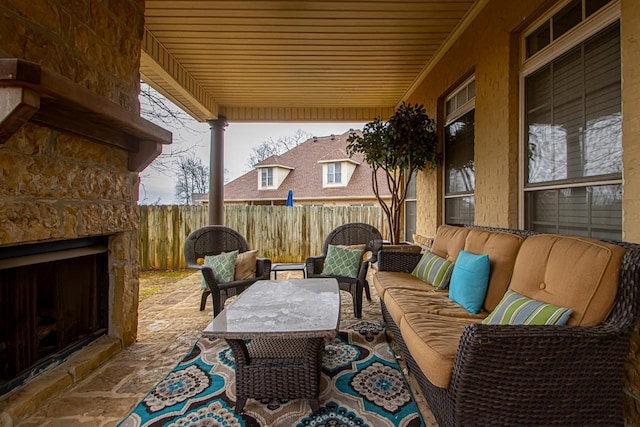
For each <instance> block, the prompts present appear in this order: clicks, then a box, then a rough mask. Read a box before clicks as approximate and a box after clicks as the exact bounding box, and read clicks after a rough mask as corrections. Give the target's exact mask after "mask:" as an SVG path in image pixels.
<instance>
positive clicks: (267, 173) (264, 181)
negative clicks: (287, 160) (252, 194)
mask: <svg viewBox="0 0 640 427" xmlns="http://www.w3.org/2000/svg"><path fill="white" fill-rule="evenodd" d="M257 169H258V190H277V189H278V188H280V185H281V184H282V181H284V180H285V178H286V177H287V176H288V175H289V172H291V171H292V170H293V168H291V167H289V166H284V165H280V164H276V163H270V164H268V165H266V164H265V165H261V166H258V167H257Z"/></svg>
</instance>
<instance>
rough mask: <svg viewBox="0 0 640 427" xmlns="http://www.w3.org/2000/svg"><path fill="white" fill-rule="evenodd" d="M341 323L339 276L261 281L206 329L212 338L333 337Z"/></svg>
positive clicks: (208, 335) (230, 305)
mask: <svg viewBox="0 0 640 427" xmlns="http://www.w3.org/2000/svg"><path fill="white" fill-rule="evenodd" d="M339 322H340V289H339V287H338V282H337V281H336V280H335V279H291V280H259V281H257V282H256V283H254V284H253V285H251V287H249V288H248V289H247V290H246V291H244V292H243V293H242V294H240V295H239V296H238V298H236V300H235V301H233V302H232V303H231V304H229V305H228V306H227V307H226V308H225V309H224V310H222V311H221V312H220V314H218V315H217V316H216V317H215V318H214V319H213V322H211V323H210V324H209V325H208V326H207V327H206V328H205V330H204V331H203V333H202V334H203V335H204V336H206V337H209V338H228V339H253V338H319V337H332V336H334V335H335V334H336V332H337V330H338V324H339Z"/></svg>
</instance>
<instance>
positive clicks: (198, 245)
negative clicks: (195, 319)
mask: <svg viewBox="0 0 640 427" xmlns="http://www.w3.org/2000/svg"><path fill="white" fill-rule="evenodd" d="M235 250H238V251H239V253H242V252H246V251H248V250H249V244H248V243H247V241H246V239H245V238H244V237H243V236H242V235H241V234H240V233H238V232H237V231H235V230H233V229H231V228H228V227H224V226H221V225H210V226H206V227H202V228H199V229H197V230H195V231H194V232H192V233H191V234H189V236H188V237H187V241H186V242H185V244H184V256H185V258H186V260H187V268H194V269H198V270H200V271H202V275H203V276H204V278H205V281H206V283H207V286H208V289H203V291H202V297H201V299H200V310H201V311H202V310H204V308H205V305H206V303H207V297H208V296H209V295H212V297H213V316H214V317H215V316H217V315H218V313H220V312H221V311H222V308H223V307H224V302H225V301H226V300H227V298H229V297H231V296H233V295H237V294H239V293H241V292H242V291H244V290H245V289H247V288H248V287H249V286H251V285H252V284H253V283H255V282H256V281H258V280H268V279H269V275H270V273H271V260H269V259H265V258H258V260H257V262H256V277H255V278H254V279H245V280H237V281H233V282H228V283H218V282H217V281H216V279H215V278H214V277H213V271H212V270H211V268H210V267H207V266H204V265H199V264H198V263H197V260H198V258H204V257H205V256H206V255H218V254H221V253H223V252H231V251H235Z"/></svg>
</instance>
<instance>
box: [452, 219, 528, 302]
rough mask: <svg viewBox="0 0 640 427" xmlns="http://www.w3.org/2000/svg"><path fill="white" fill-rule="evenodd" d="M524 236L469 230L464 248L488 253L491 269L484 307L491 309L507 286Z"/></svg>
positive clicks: (472, 251) (473, 251) (479, 252)
mask: <svg viewBox="0 0 640 427" xmlns="http://www.w3.org/2000/svg"><path fill="white" fill-rule="evenodd" d="M523 241H524V237H520V236H517V235H515V234H511V233H503V232H499V231H485V230H475V229H471V230H469V234H467V238H466V240H465V244H464V250H465V251H467V252H471V253H474V254H478V255H482V254H487V255H489V264H490V265H491V271H490V273H489V288H488V289H487V296H486V297H485V298H484V309H485V310H487V311H493V309H495V308H496V306H497V305H498V303H499V302H500V300H501V299H502V297H503V296H504V293H505V292H506V291H507V288H508V287H509V282H510V281H511V274H512V273H513V266H514V264H515V262H516V256H517V255H518V250H519V249H520V245H522V242H523Z"/></svg>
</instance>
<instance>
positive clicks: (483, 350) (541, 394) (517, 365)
mask: <svg viewBox="0 0 640 427" xmlns="http://www.w3.org/2000/svg"><path fill="white" fill-rule="evenodd" d="M452 229H453V228H452ZM471 229H472V230H476V231H475V232H476V233H478V232H480V233H481V232H489V233H491V234H479V235H477V236H476V237H475V238H476V240H477V241H480V240H483V241H484V242H488V241H489V238H490V237H494V236H495V234H494V233H501V232H502V234H504V233H512V234H516V235H519V236H522V237H524V238H525V240H524V242H523V243H522V246H521V247H520V248H519V249H517V259H516V262H515V266H514V271H513V276H509V280H511V281H512V282H513V281H515V280H516V279H518V280H520V279H522V277H523V276H522V274H521V273H522V271H519V272H518V268H519V267H520V268H521V270H522V266H524V267H525V268H533V269H534V270H539V271H542V272H543V273H544V274H547V276H545V277H548V281H547V280H546V279H545V280H544V281H542V282H541V283H540V290H541V291H542V290H544V289H545V286H546V287H547V288H546V289H551V288H550V287H553V286H554V283H553V280H555V279H557V278H558V277H561V278H562V280H561V282H564V281H566V282H571V281H572V280H574V278H575V277H582V276H580V274H581V271H580V268H581V267H579V266H578V265H577V264H578V262H567V260H571V259H576V258H577V259H578V260H579V262H580V263H581V264H583V265H584V264H587V268H589V264H591V263H593V264H596V263H598V262H599V260H597V259H595V258H589V257H590V256H591V255H593V254H594V253H595V251H599V252H598V256H599V257H600V256H601V255H602V254H603V253H604V252H603V251H605V252H606V251H613V252H616V251H618V252H620V251H619V250H617V249H616V250H613V249H615V247H616V246H613V245H612V246H611V247H608V246H606V245H605V244H601V242H599V241H596V240H589V239H582V240H581V239H580V238H574V237H569V236H559V235H537V234H536V233H532V232H530V231H523V230H504V229H503V230H496V229H489V228H482V227H473V228H471ZM449 231H450V230H449ZM438 233H439V234H440V233H441V231H440V230H439V231H438ZM454 233H455V231H454V232H452V233H450V234H449V235H448V237H447V238H445V239H441V237H442V236H440V235H439V234H438V235H436V239H435V241H434V246H433V247H432V248H431V249H432V250H434V249H438V250H440V249H443V248H444V249H445V251H444V252H446V253H448V254H452V253H453V252H455V250H456V249H455V247H456V246H457V245H458V244H459V243H460V242H455V240H456V236H455V235H454ZM443 235H444V233H443ZM547 236H549V237H547ZM556 236H558V237H559V238H560V239H564V240H559V241H565V242H570V244H575V245H576V247H577V246H579V245H581V244H583V243H584V245H589V244H592V245H593V246H591V247H590V248H593V250H594V252H592V253H589V254H587V255H585V256H580V257H574V255H572V252H573V249H569V250H566V251H562V252H560V251H559V252H553V253H554V256H555V257H556V259H555V260H554V259H551V258H548V259H545V257H528V258H527V259H524V260H523V259H521V258H520V257H521V255H522V254H531V253H532V252H531V251H532V249H531V248H532V246H533V242H534V241H535V242H545V239H547V238H549V239H554V238H555V237H556ZM477 237H480V238H479V239H478V238H477ZM467 239H469V238H468V237H467ZM529 239H533V240H531V242H530V243H531V244H530V245H528V246H527V249H525V246H526V245H525V244H526V243H527V241H528V240H529ZM439 240H440V241H439ZM442 240H445V241H444V242H443V241H442ZM462 242H463V244H468V243H469V240H466V243H465V240H462ZM585 242H586V243H585ZM608 243H614V244H615V245H618V246H620V247H622V248H624V249H626V252H624V254H623V255H622V257H621V259H620V258H615V256H614V257H613V258H611V259H614V258H615V259H617V261H615V262H613V263H609V264H608V267H607V269H606V270H603V275H602V277H601V280H609V281H612V283H614V284H615V285H616V286H617V292H615V290H614V293H615V295H613V296H612V308H611V309H610V311H607V310H608V309H607V307H605V310H604V311H603V318H604V320H603V321H598V322H594V324H592V325H580V324H577V325H576V324H571V320H570V321H569V322H570V325H566V326H558V325H553V326H545V325H543V326H535V325H489V324H483V323H480V320H481V317H479V318H477V319H475V320H469V319H467V321H466V322H468V324H467V325H466V326H464V323H465V321H461V320H460V319H454V316H452V314H453V312H452V311H451V310H452V308H451V307H450V306H446V305H442V304H440V305H439V311H440V315H436V314H432V313H426V311H428V310H430V309H429V308H427V307H429V305H430V303H429V302H428V300H429V299H430V297H429V296H428V295H427V294H429V293H430V294H431V295H432V296H435V295H437V294H438V292H434V291H425V292H424V293H423V294H422V295H423V296H424V300H423V301H422V302H421V301H420V300H419V299H418V298H417V297H418V295H420V293H419V292H418V291H417V289H418V288H412V287H413V285H412V283H411V281H410V280H411V279H410V278H409V276H410V275H409V274H406V273H407V272H411V271H412V270H413V268H414V266H415V265H416V263H417V262H418V261H419V259H420V257H419V256H417V255H416V254H403V253H394V252H384V253H380V255H379V259H378V271H379V272H378V273H376V276H378V275H380V276H379V277H376V278H375V279H374V283H375V285H376V289H377V290H378V292H379V294H381V305H382V313H383V317H384V319H385V321H386V323H387V326H388V329H389V330H390V331H391V332H392V333H393V336H394V339H395V341H396V342H397V343H398V345H399V347H400V348H401V350H402V353H403V355H404V358H405V360H406V362H407V364H408V366H409V369H410V371H411V373H412V374H413V376H414V377H415V378H416V380H417V382H418V384H419V386H420V388H421V389H422V391H423V393H424V395H425V397H426V399H427V401H428V403H429V407H430V408H431V410H432V411H433V414H434V415H435V418H436V420H437V421H438V423H439V424H440V425H442V426H462V425H513V426H516V425H517V426H524V425H536V426H539V425H562V426H566V425H607V426H613V425H623V418H622V413H623V411H622V405H623V403H622V402H623V378H624V372H625V369H624V365H625V360H626V357H627V354H628V352H629V345H630V344H629V342H630V335H631V332H632V330H633V327H634V325H635V322H636V319H637V315H638V284H639V283H640V245H637V244H631V243H624V242H608ZM476 244H477V242H476ZM536 244H537V243H536ZM436 246H437V247H436ZM585 247H589V246H585ZM485 248H486V249H487V250H489V251H493V253H496V254H497V253H499V251H500V250H501V248H500V247H499V245H487V246H485ZM538 248H539V246H538V247H536V248H535V249H538ZM535 249H534V250H535ZM576 250H577V249H576ZM496 251H497V252H496ZM609 253H612V252H609ZM440 256H447V255H440ZM489 257H490V259H491V254H490V255H489ZM496 258H497V255H496ZM600 259H601V258H600ZM502 262H504V260H503V261H502ZM547 262H548V263H549V264H547ZM554 263H555V264H554ZM616 263H617V265H616ZM552 264H554V265H552ZM548 266H549V267H548ZM610 267H612V268H610ZM492 268H493V266H492ZM549 268H555V269H556V270H555V271H554V272H553V274H550V273H548V271H549ZM558 273H559V275H558ZM565 273H566V274H565ZM607 276H609V277H607ZM618 276H619V278H618ZM594 277H595V275H591V276H590V277H589V278H588V280H591V279H593V278H594ZM391 279H393V280H391ZM405 279H406V280H405ZM593 280H595V281H598V280H600V279H599V278H598V277H596V278H595V279H593ZM545 282H547V283H545ZM556 282H557V281H556ZM578 282H582V279H580V280H578ZM556 285H557V283H556ZM416 286H418V284H416ZM424 286H427V285H425V284H424V283H422V287H423V288H424ZM511 286H514V284H513V283H509V288H510V289H511ZM536 286H537V284H536ZM393 287H395V290H394V288H393ZM401 287H403V288H404V289H409V291H408V292H407V293H406V294H405V295H404V300H402V298H401V297H400V295H401V294H402V293H403V292H404V291H401V290H399V289H400V288H401ZM553 290H556V291H557V290H558V288H557V287H556V288H553ZM383 294H384V295H383ZM543 294H544V292H540V295H543ZM443 295H445V296H446V293H444V294H443V293H440V297H437V296H435V298H440V300H441V302H442V301H443V300H444V299H443V298H442V296H443ZM570 295H575V296H576V297H580V295H578V293H571V294H570ZM595 295H596V297H595V300H602V299H604V298H602V295H601V294H595ZM398 301H400V303H399V304H400V306H398V305H397V304H396V302H398ZM402 301H404V302H402ZM596 302H598V301H596ZM412 304H413V305H412ZM412 306H413V307H422V310H423V312H422V313H417V312H416V311H412V308H411V307H412ZM431 307H434V305H431ZM400 309H402V310H405V313H404V314H403V315H402V316H400V317H399V316H398V312H399V310H400ZM445 311H448V312H447V313H445ZM607 313H608V315H607ZM485 315H486V313H485ZM398 318H399V319H398ZM420 320H422V321H423V322H427V321H428V322H430V323H429V324H428V326H429V327H430V328H431V332H430V331H429V330H427V328H423V330H422V331H421V334H422V335H421V337H422V338H421V339H424V340H426V341H424V342H425V343H426V345H429V343H431V344H433V342H434V341H433V340H431V341H430V338H429V334H435V335H433V337H437V338H434V340H438V342H439V344H438V345H440V346H441V347H440V348H443V347H442V343H443V340H445V341H446V336H445V335H444V334H446V331H445V329H442V328H441V329H440V330H437V329H436V328H433V326H435V325H436V324H439V325H441V326H442V327H443V328H444V327H445V326H446V324H447V323H454V324H455V323H458V324H459V325H460V327H459V333H458V335H457V337H454V338H456V339H457V340H459V344H457V345H456V346H455V347H453V346H449V347H448V348H450V349H452V352H453V353H452V355H451V357H452V359H451V363H452V364H453V365H452V366H453V367H452V372H451V374H450V379H449V381H448V385H446V386H443V385H442V384H439V385H438V384H435V383H437V382H438V381H437V380H438V376H437V375H434V374H437V373H434V372H429V367H428V366H427V365H425V363H424V356H425V352H424V351H421V352H418V351H416V349H417V348H419V346H420V345H421V344H420V343H419V342H417V339H416V336H417V335H416V334H415V333H414V332H415V331H416V330H417V327H416V325H418V327H419V323H418V322H419V321H420ZM574 321H575V319H574ZM425 325H427V323H422V326H425ZM456 349H457V351H456ZM447 357H448V356H447ZM428 377H429V378H428ZM434 378H435V380H434Z"/></svg>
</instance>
